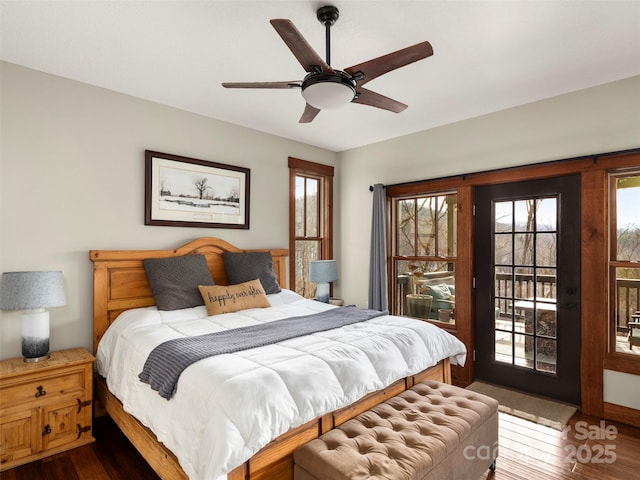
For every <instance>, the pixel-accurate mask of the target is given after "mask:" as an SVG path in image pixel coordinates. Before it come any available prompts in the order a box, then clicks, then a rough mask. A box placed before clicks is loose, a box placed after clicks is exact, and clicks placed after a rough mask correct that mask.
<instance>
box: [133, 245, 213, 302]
mask: <svg viewBox="0 0 640 480" xmlns="http://www.w3.org/2000/svg"><path fill="white" fill-rule="evenodd" d="M142 263H143V264H144V269H145V271H146V272H147V279H148V280H149V286H150V287H151V291H152V292H153V298H154V299H155V300H156V305H157V306H158V310H180V309H181V308H191V307H197V306H199V305H204V300H203V299H202V295H200V290H198V285H215V283H214V281H213V277H212V276H211V272H209V267H207V260H206V259H205V257H204V255H185V256H183V257H172V258H147V259H145V260H143V262H142Z"/></svg>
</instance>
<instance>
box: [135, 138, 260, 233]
mask: <svg viewBox="0 0 640 480" xmlns="http://www.w3.org/2000/svg"><path fill="white" fill-rule="evenodd" d="M250 173H251V171H250V169H248V168H244V167H237V166H234V165H226V164H222V163H217V162H210V161H207V160H199V159H196V158H188V157H182V156H179V155H173V154H168V153H161V152H155V151H151V150H145V222H144V223H145V225H163V226H179V227H210V228H240V229H248V228H249V183H250V182H249V180H250Z"/></svg>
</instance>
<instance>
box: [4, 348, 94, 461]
mask: <svg viewBox="0 0 640 480" xmlns="http://www.w3.org/2000/svg"><path fill="white" fill-rule="evenodd" d="M50 355H51V357H50V358H49V359H48V360H45V361H43V362H37V363H26V362H24V361H23V359H22V357H20V358H13V359H11V360H2V361H0V439H1V440H0V441H1V445H0V471H3V470H7V469H9V468H13V467H16V466H18V465H22V464H24V463H28V462H31V461H33V460H38V459H41V458H43V457H47V456H49V455H54V454H56V453H60V452H64V451H65V450H69V449H71V448H75V447H79V446H81V445H86V444H87V443H91V442H93V441H94V438H93V435H92V434H91V426H92V420H93V416H92V408H91V403H92V400H93V387H92V381H93V361H94V360H95V359H94V358H93V356H92V355H91V354H90V353H89V352H87V351H86V350H85V349H84V348H73V349H70V350H62V351H59V352H51V354H50Z"/></svg>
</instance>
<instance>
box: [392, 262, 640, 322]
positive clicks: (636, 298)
mask: <svg viewBox="0 0 640 480" xmlns="http://www.w3.org/2000/svg"><path fill="white" fill-rule="evenodd" d="M447 273H448V274H451V273H452V272H447ZM396 282H397V285H396V298H395V305H396V308H397V315H404V314H405V312H406V295H407V293H411V291H410V284H411V282H410V277H409V276H408V275H398V277H397V278H396ZM616 286H617V292H616V298H617V302H618V308H617V310H616V311H617V318H616V327H617V329H618V331H622V332H626V331H627V328H628V327H627V325H628V323H629V321H631V315H634V314H635V313H636V312H638V311H640V279H628V278H618V279H616ZM511 288H512V287H511V274H508V273H497V274H496V297H498V299H497V305H496V307H499V308H500V316H501V317H504V318H506V317H510V312H511V306H510V305H509V303H510V302H509V300H507V299H503V298H499V297H511V296H512V292H511ZM513 288H515V292H513V296H514V297H516V298H531V297H533V296H534V291H535V292H536V296H537V297H539V298H540V297H543V298H556V295H557V289H556V277H555V275H538V277H537V281H535V279H534V276H533V275H530V274H517V275H516V276H515V282H514V284H513Z"/></svg>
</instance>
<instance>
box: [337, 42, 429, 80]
mask: <svg viewBox="0 0 640 480" xmlns="http://www.w3.org/2000/svg"><path fill="white" fill-rule="evenodd" d="M431 55H433V48H432V47H431V44H430V43H429V42H422V43H418V44H416V45H413V46H411V47H407V48H403V49H402V50H397V51H395V52H392V53H388V54H386V55H383V56H381V57H378V58H374V59H372V60H369V61H368V62H363V63H360V64H358V65H354V66H352V67H349V68H346V69H345V72H347V73H348V74H349V75H351V76H354V75H356V74H357V73H358V72H361V73H363V74H364V78H363V79H362V80H358V85H364V84H365V83H367V82H370V81H371V80H373V79H374V78H377V77H379V76H380V75H384V74H385V73H388V72H390V71H392V70H395V69H397V68H400V67H404V66H405V65H409V64H410V63H413V62H417V61H418V60H422V59H423V58H427V57H430V56H431Z"/></svg>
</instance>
